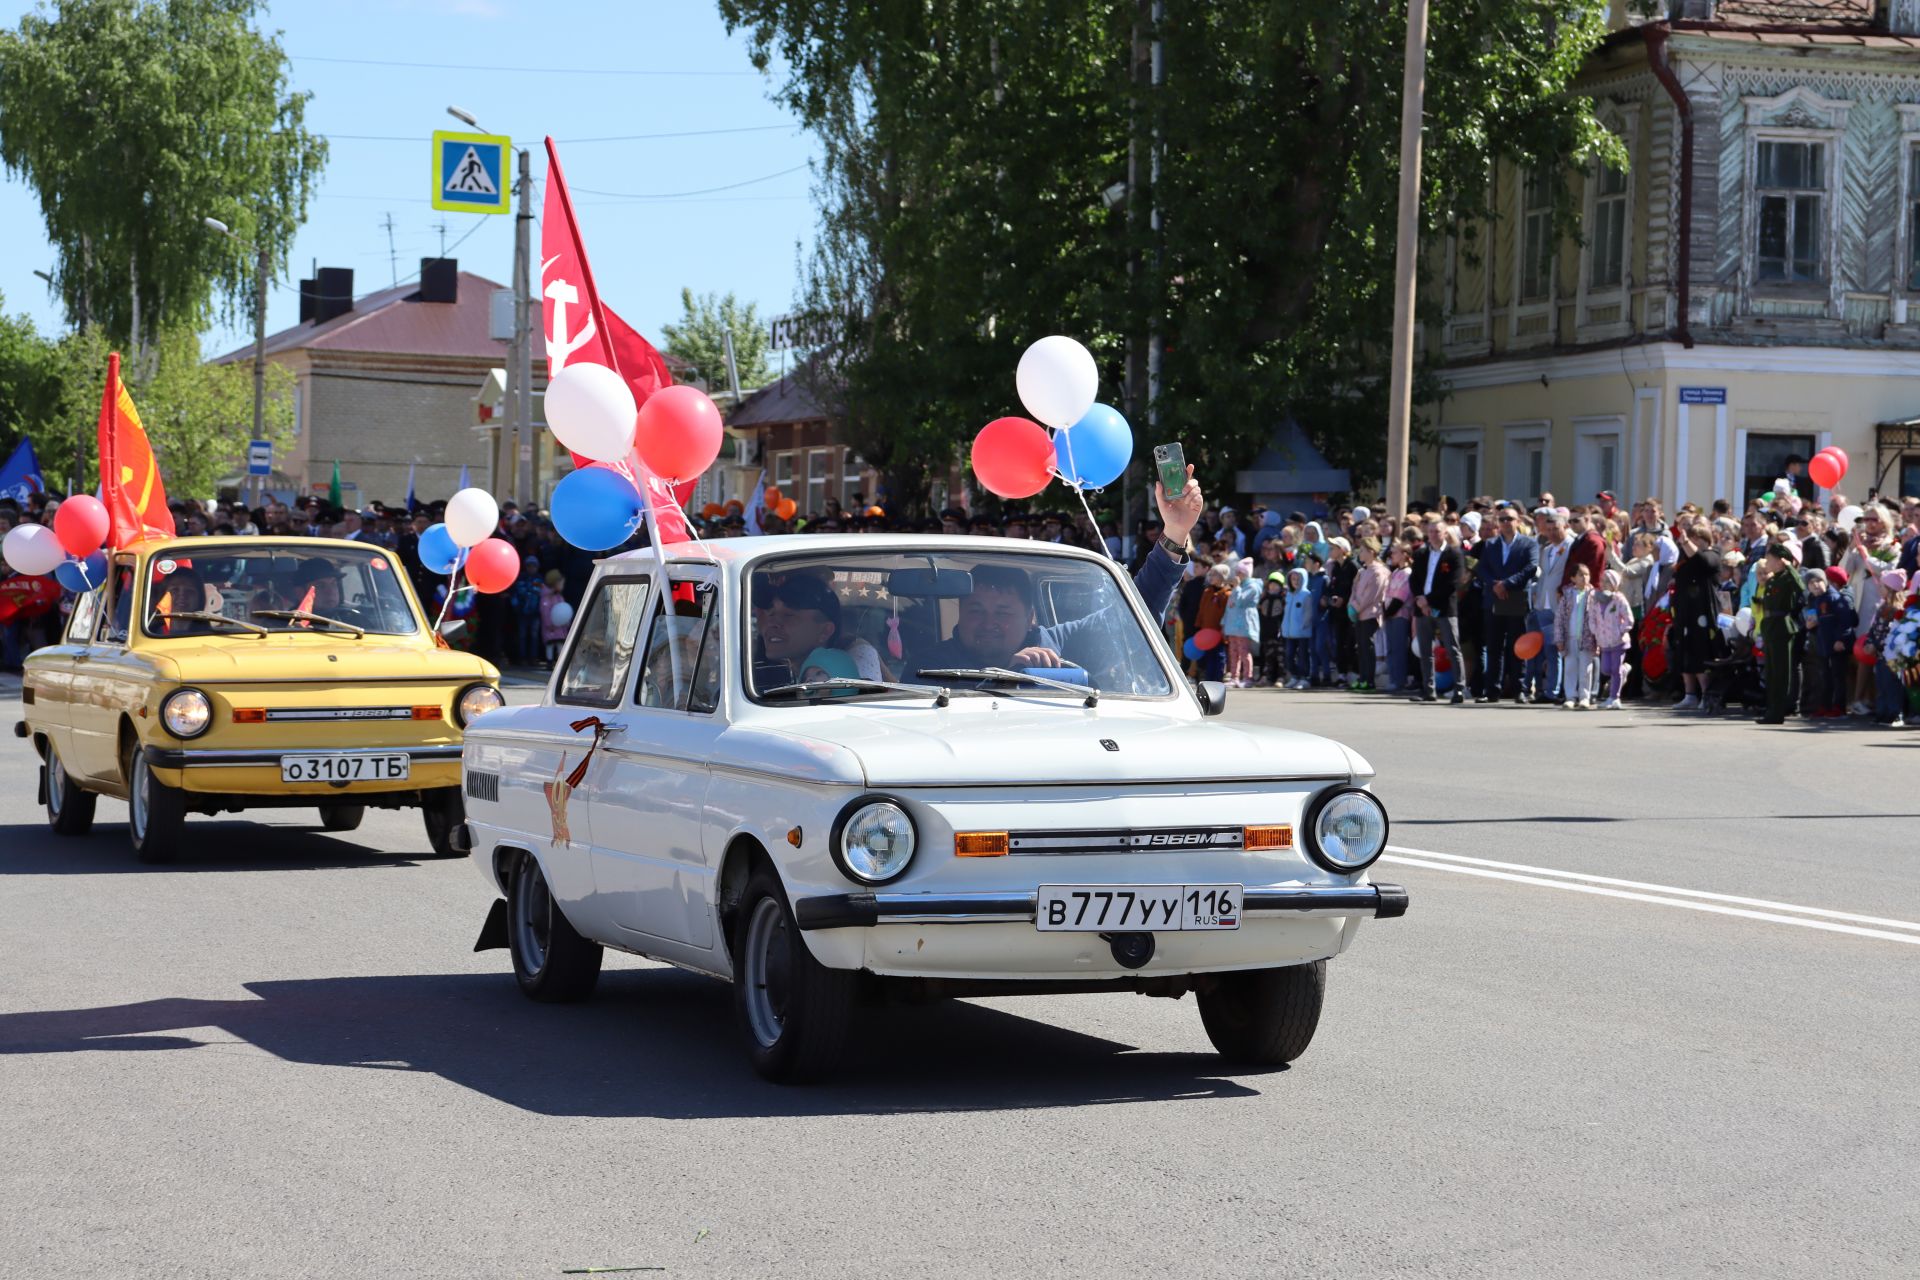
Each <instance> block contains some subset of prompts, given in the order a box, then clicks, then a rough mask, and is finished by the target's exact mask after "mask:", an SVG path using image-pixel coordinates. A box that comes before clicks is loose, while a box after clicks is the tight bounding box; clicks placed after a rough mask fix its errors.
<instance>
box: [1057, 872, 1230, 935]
mask: <svg viewBox="0 0 1920 1280" xmlns="http://www.w3.org/2000/svg"><path fill="white" fill-rule="evenodd" d="M1245 893H1246V889H1245V887H1244V886H1242V885H1237V884H1043V885H1041V886H1040V892H1039V895H1038V897H1037V899H1036V901H1035V904H1034V905H1035V910H1034V915H1033V922H1034V924H1035V926H1036V927H1038V928H1039V929H1040V931H1041V932H1042V933H1105V932H1117V931H1120V930H1127V931H1131V932H1134V933H1173V932H1177V931H1180V930H1186V929H1238V928H1239V927H1240V903H1241V899H1242V897H1243V896H1244V894H1245Z"/></svg>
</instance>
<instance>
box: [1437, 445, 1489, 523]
mask: <svg viewBox="0 0 1920 1280" xmlns="http://www.w3.org/2000/svg"><path fill="white" fill-rule="evenodd" d="M1479 492H1480V442H1479V441H1478V440H1477V439H1454V440H1442V441H1441V442H1440V493H1439V495H1438V496H1440V497H1442V498H1452V499H1453V500H1454V501H1455V502H1457V503H1459V504H1460V509H1461V510H1462V511H1464V510H1466V508H1467V503H1469V502H1471V501H1472V500H1473V499H1474V497H1476V496H1477V495H1478V494H1479Z"/></svg>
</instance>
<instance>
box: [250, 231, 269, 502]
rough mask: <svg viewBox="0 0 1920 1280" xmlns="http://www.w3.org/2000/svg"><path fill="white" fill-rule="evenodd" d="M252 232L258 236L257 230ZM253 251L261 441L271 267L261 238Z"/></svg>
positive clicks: (258, 436) (256, 425)
mask: <svg viewBox="0 0 1920 1280" xmlns="http://www.w3.org/2000/svg"><path fill="white" fill-rule="evenodd" d="M255 234H256V235H258V232H256V233H255ZM254 251H255V254H256V257H257V261H258V274H257V278H256V279H255V280H254V293H253V438H254V439H255V440H264V439H266V426H267V276H268V274H269V273H270V272H271V271H272V270H273V258H272V255H271V254H269V253H268V252H267V246H266V241H265V238H264V237H261V239H260V240H259V242H258V243H256V244H255V246H254ZM268 478H269V477H265V476H263V477H261V478H259V479H258V480H257V481H256V482H255V489H256V490H257V492H258V493H259V494H260V495H261V496H264V495H265V493H266V489H267V480H268Z"/></svg>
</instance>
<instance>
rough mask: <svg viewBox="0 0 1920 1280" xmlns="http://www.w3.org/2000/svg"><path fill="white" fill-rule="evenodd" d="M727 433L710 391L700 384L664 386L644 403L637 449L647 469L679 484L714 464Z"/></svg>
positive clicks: (636, 432) (635, 438)
mask: <svg viewBox="0 0 1920 1280" xmlns="http://www.w3.org/2000/svg"><path fill="white" fill-rule="evenodd" d="M725 436H726V433H725V432H724V431H722V430H721V428H720V410H719V409H717V408H715V407H714V403H713V401H712V400H710V399H708V398H707V394H706V392H704V391H702V390H700V388H698V387H686V386H681V387H662V388H660V390H658V391H656V392H654V393H653V394H652V395H650V396H648V397H647V402H646V403H645V404H643V405H641V406H640V416H639V417H638V418H637V419H635V421H634V428H633V451H634V453H636V454H638V455H639V458H640V461H642V462H644V463H646V464H647V470H649V471H651V472H653V474H655V475H657V476H663V477H665V478H666V479H669V480H672V481H674V482H676V483H678V482H679V481H682V480H689V479H692V478H693V477H695V476H698V475H699V474H700V473H701V472H702V471H705V470H706V469H707V468H708V467H710V466H712V465H713V460H714V459H715V458H717V457H719V456H720V443H721V441H722V440H723V439H724V438H725Z"/></svg>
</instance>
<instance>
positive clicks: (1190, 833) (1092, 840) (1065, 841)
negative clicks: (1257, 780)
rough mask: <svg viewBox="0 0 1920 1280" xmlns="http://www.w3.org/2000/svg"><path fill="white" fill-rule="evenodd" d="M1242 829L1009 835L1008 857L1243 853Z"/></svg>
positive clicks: (1040, 832) (1180, 829) (1244, 844)
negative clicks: (1203, 851)
mask: <svg viewBox="0 0 1920 1280" xmlns="http://www.w3.org/2000/svg"><path fill="white" fill-rule="evenodd" d="M1245 847H1246V828H1245V827H1156V828H1151V829H1147V830H1134V831H1011V832H1008V833H1007V853H1008V854H1009V856H1011V857H1016V858H1020V857H1028V858H1034V857H1051V856H1056V855H1060V854H1089V853H1170V852H1173V851H1175V850H1184V849H1242V848H1245Z"/></svg>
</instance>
